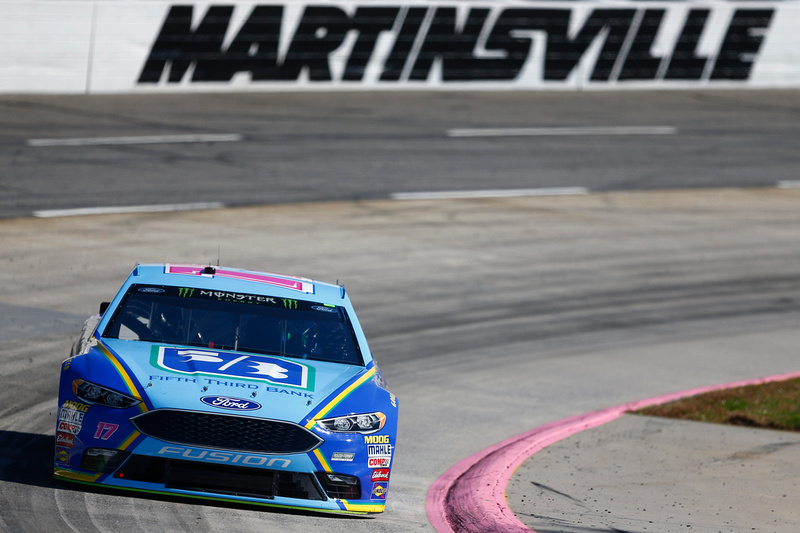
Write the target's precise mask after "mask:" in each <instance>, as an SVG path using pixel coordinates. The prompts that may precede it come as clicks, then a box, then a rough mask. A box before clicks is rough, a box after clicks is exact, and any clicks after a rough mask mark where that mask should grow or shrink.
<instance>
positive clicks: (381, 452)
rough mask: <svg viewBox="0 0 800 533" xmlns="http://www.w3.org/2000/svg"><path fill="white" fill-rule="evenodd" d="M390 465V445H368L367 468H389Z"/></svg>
mask: <svg viewBox="0 0 800 533" xmlns="http://www.w3.org/2000/svg"><path fill="white" fill-rule="evenodd" d="M391 464H392V445H391V444H368V445H367V466H368V467H369V468H389V467H390V466H391Z"/></svg>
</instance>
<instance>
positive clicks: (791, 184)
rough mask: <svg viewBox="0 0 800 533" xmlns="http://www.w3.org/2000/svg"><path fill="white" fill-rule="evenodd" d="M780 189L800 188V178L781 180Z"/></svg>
mask: <svg viewBox="0 0 800 533" xmlns="http://www.w3.org/2000/svg"><path fill="white" fill-rule="evenodd" d="M778 188H779V189H800V180H793V181H779V182H778Z"/></svg>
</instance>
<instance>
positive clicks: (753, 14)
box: [0, 0, 800, 93]
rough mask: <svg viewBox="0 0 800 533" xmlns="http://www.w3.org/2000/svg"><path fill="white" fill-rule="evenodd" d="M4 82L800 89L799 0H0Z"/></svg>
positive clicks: (8, 89)
mask: <svg viewBox="0 0 800 533" xmlns="http://www.w3.org/2000/svg"><path fill="white" fill-rule="evenodd" d="M0 35H2V38H0V92H3V93H136V92H186V91H203V92H209V91H260V90H267V91H268V90H289V91H297V90H441V89H448V90H462V89H478V90H520V89H522V90H579V89H581V90H585V89H604V90H606V89H628V88H631V89H685V88H688V89H701V88H782V87H785V88H789V87H798V86H800V2H798V1H796V0H790V1H785V2H769V1H757V2H746V1H745V2H740V1H724V0H712V1H705V2H702V1H685V2H684V1H676V2H657V1H635V0H632V1H616V0H614V1H582V2H562V1H530V2H526V1H518V0H517V1H506V0H496V1H480V0H476V1H461V2H436V1H431V2H422V1H418V0H404V1H402V2H394V1H392V0H360V1H358V0H356V1H335V0H334V1H329V0H316V1H314V0H309V1H301V0H283V1H281V0H278V1H274V2H268V1H267V2H263V3H262V2H252V1H248V2H245V1H224V0H219V1H215V2H201V1H186V2H182V1H178V0H174V1H168V0H28V1H25V0H0Z"/></svg>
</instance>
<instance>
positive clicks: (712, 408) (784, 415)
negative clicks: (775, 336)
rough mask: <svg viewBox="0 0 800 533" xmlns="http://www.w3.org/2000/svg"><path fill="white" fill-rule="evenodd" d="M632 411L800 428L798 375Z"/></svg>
mask: <svg viewBox="0 0 800 533" xmlns="http://www.w3.org/2000/svg"><path fill="white" fill-rule="evenodd" d="M635 412H636V413H637V414H641V415H647V416H661V417H667V418H680V419H684V420H696V421H699V422H711V423H715V424H730V425H735V426H749V427H757V428H767V429H779V430H785V431H800V378H796V379H790V380H785V381H774V382H771V383H764V384H761V385H748V386H745V387H736V388H732V389H724V390H718V391H712V392H707V393H704V394H699V395H697V396H691V397H689V398H683V399H681V400H677V401H674V402H669V403H665V404H661V405H654V406H651V407H646V408H644V409H640V410H638V411H635Z"/></svg>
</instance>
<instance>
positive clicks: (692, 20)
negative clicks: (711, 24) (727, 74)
mask: <svg viewBox="0 0 800 533" xmlns="http://www.w3.org/2000/svg"><path fill="white" fill-rule="evenodd" d="M708 14H709V10H708V9H692V10H690V11H689V14H688V15H687V16H686V22H685V23H684V24H683V29H682V30H681V34H680V36H679V37H678V41H677V42H676V43H675V48H674V49H673V50H672V57H670V59H669V66H667V72H666V74H664V79H666V80H699V79H700V78H702V77H703V71H704V70H705V68H706V63H707V62H708V58H707V57H699V56H698V55H697V54H696V51H697V43H698V42H699V41H700V36H701V35H702V33H703V28H705V26H706V21H707V20H708Z"/></svg>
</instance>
